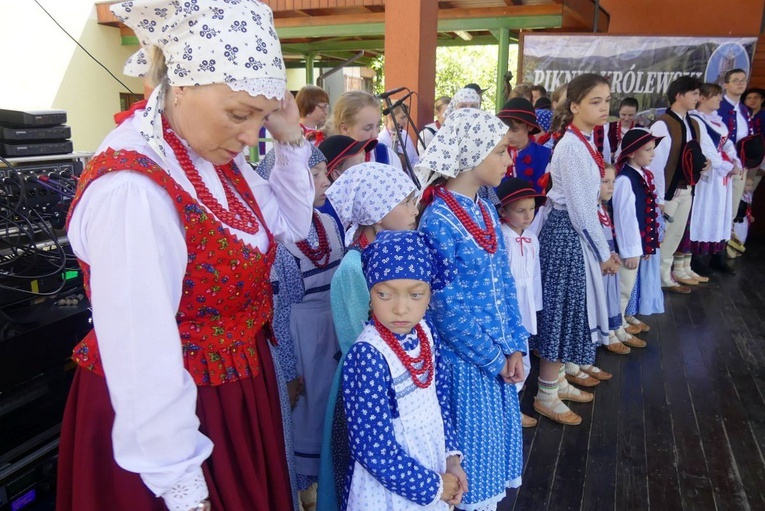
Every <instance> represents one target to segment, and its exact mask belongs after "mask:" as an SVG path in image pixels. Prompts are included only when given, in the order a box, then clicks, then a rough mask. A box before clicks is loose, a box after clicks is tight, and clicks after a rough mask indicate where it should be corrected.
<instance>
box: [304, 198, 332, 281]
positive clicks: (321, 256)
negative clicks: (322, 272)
mask: <svg viewBox="0 0 765 511" xmlns="http://www.w3.org/2000/svg"><path fill="white" fill-rule="evenodd" d="M311 223H312V224H313V227H314V229H316V235H317V236H318V237H319V245H318V246H317V247H316V248H313V247H311V245H310V244H309V243H308V240H302V241H298V242H297V243H296V245H297V248H299V249H300V251H301V252H302V253H303V255H305V256H306V257H307V258H308V259H310V261H311V262H312V263H313V265H314V266H316V267H317V268H324V267H326V266H327V265H328V264H329V255H330V252H331V249H330V248H329V239H327V230H326V229H325V228H324V224H322V223H321V218H319V214H318V213H317V212H316V211H314V212H313V218H312V219H311Z"/></svg>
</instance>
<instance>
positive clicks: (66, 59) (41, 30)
mask: <svg viewBox="0 0 765 511" xmlns="http://www.w3.org/2000/svg"><path fill="white" fill-rule="evenodd" d="M41 3H42V4H43V5H44V6H45V8H46V9H47V10H48V11H49V12H50V13H51V15H53V17H54V18H55V19H56V21H58V22H59V23H60V24H61V25H62V26H63V27H64V28H65V29H66V30H67V32H69V33H70V34H71V35H72V36H73V37H74V38H75V39H77V40H78V41H79V42H80V44H82V45H83V46H84V47H85V48H87V50H88V51H89V52H90V53H91V54H93V55H94V56H95V57H96V58H97V59H98V60H99V61H101V62H102V63H103V64H104V65H105V66H106V67H107V68H109V70H110V71H111V72H112V73H114V74H115V75H116V76H117V77H118V78H119V79H120V80H122V81H123V82H124V83H125V84H126V85H127V86H128V87H130V89H131V90H133V91H134V92H136V93H139V94H140V93H142V92H143V85H142V82H141V80H140V79H135V78H132V79H131V78H128V77H125V76H124V75H123V74H122V66H123V64H124V63H125V60H127V58H128V57H129V56H130V54H131V53H132V52H134V51H136V49H137V48H136V47H133V46H122V45H121V44H120V34H119V31H118V30H116V29H114V28H111V27H106V26H101V25H98V23H97V22H96V17H95V7H94V4H93V0H67V1H66V2H59V1H45V2H41ZM0 20H2V30H0V47H2V48H3V76H2V78H0V108H5V109H11V110H20V109H43V110H45V109H61V110H66V112H67V117H68V124H69V125H70V126H71V127H72V139H73V142H74V148H75V150H76V151H94V150H95V149H96V148H97V147H98V145H99V144H100V142H101V140H102V139H103V138H104V136H105V135H106V134H107V133H108V132H109V131H110V130H111V129H112V128H113V127H114V120H113V118H112V115H113V114H114V113H115V112H117V111H119V109H120V101H119V94H120V92H127V90H126V89H125V88H124V87H123V86H122V85H120V84H119V83H118V82H117V81H116V80H115V79H114V78H112V77H111V76H109V74H108V73H107V72H106V71H105V70H104V69H103V68H102V67H101V66H99V65H98V64H97V63H96V62H94V61H93V59H91V58H90V57H89V56H87V55H86V54H85V52H84V51H83V50H82V49H80V48H79V47H77V46H76V44H75V43H74V42H73V41H72V40H71V39H70V38H68V37H67V36H66V34H64V32H63V31H62V30H61V29H60V28H59V27H57V26H56V25H55V23H54V22H53V21H52V20H51V19H50V18H49V17H48V16H47V15H46V14H45V13H44V12H43V11H42V9H40V7H38V6H37V4H35V3H34V2H31V1H24V2H20V1H0Z"/></svg>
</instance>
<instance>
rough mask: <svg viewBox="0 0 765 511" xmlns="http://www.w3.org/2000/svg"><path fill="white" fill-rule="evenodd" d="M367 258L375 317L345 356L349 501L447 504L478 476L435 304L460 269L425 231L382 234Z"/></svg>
mask: <svg viewBox="0 0 765 511" xmlns="http://www.w3.org/2000/svg"><path fill="white" fill-rule="evenodd" d="M362 263H363V266H364V277H365V279H366V285H367V287H368V288H369V293H370V295H371V308H372V318H371V320H370V322H369V323H368V324H367V325H366V326H365V327H364V330H362V332H361V335H359V338H358V339H356V342H355V343H354V344H353V346H351V348H350V350H349V351H348V354H347V355H346V358H345V362H344V363H343V382H342V390H343V397H344V402H345V415H346V418H347V421H348V433H349V440H350V447H351V457H352V467H351V473H350V475H349V477H347V485H346V499H345V500H346V502H347V507H344V508H343V509H346V510H347V511H366V510H371V509H385V510H388V511H413V510H415V509H422V510H432V511H437V510H441V511H447V510H448V509H449V505H454V504H458V503H459V502H460V500H461V497H462V494H463V493H464V492H465V491H467V489H468V486H467V485H468V481H467V478H466V476H465V472H464V471H463V470H462V468H461V467H460V460H461V457H462V453H461V452H460V451H459V450H458V447H457V442H458V437H457V436H456V435H455V431H454V428H453V425H452V420H451V416H450V413H449V412H450V403H449V394H450V392H449V389H448V384H449V383H448V380H447V379H446V378H445V377H444V376H443V375H442V374H441V371H440V368H438V367H437V363H436V361H437V359H438V349H439V340H438V336H437V334H436V331H435V329H434V328H433V326H432V324H431V323H430V321H428V320H426V319H425V312H426V310H427V308H428V304H429V302H430V296H431V287H432V288H434V289H439V288H441V287H443V286H444V285H445V284H446V283H447V282H448V280H444V279H449V278H450V276H451V272H450V271H448V270H444V269H441V268H439V266H440V265H442V264H444V263H445V261H443V260H442V259H440V258H439V257H437V256H436V254H435V252H434V250H433V248H432V246H431V245H430V243H429V240H428V239H427V238H426V237H425V235H424V234H422V233H420V232H416V231H383V232H381V233H380V234H379V235H378V236H377V238H376V239H375V241H373V242H372V243H370V245H369V246H368V247H367V248H366V249H364V252H363V254H362ZM447 264H448V263H447Z"/></svg>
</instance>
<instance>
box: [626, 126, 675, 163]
mask: <svg viewBox="0 0 765 511" xmlns="http://www.w3.org/2000/svg"><path fill="white" fill-rule="evenodd" d="M663 138H664V137H656V136H654V135H653V134H652V133H651V132H650V131H648V130H647V129H643V128H633V129H631V130H629V131H628V132H627V133H625V134H624V137H623V138H622V141H621V150H620V152H619V158H618V159H617V161H616V163H618V164H623V163H626V162H627V159H628V158H629V157H630V155H632V154H633V153H634V152H635V151H637V150H638V149H640V148H641V147H643V146H644V145H646V144H647V143H648V142H651V141H653V142H655V143H656V145H658V144H659V142H661V141H662V139H663Z"/></svg>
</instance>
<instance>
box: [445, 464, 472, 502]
mask: <svg viewBox="0 0 765 511" xmlns="http://www.w3.org/2000/svg"><path fill="white" fill-rule="evenodd" d="M446 472H447V473H448V474H452V475H453V476H455V477H456V478H457V481H459V484H460V489H459V492H457V493H456V494H455V495H454V497H453V498H452V500H449V501H447V503H448V504H450V505H452V506H454V505H457V504H459V503H460V502H462V495H463V494H465V493H467V491H468V481H467V474H466V473H465V470H464V469H463V468H462V464H461V460H460V457H459V456H449V457H448V458H446Z"/></svg>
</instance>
